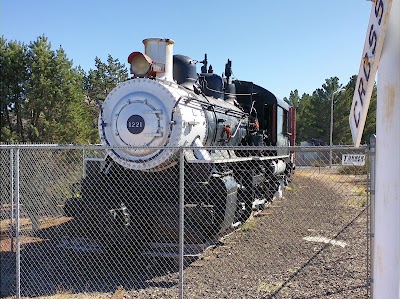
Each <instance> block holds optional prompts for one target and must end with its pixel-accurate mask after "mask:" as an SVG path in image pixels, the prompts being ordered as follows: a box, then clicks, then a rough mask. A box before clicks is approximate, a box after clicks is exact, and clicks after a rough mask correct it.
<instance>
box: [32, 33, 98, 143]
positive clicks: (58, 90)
mask: <svg viewBox="0 0 400 299" xmlns="http://www.w3.org/2000/svg"><path fill="white" fill-rule="evenodd" d="M29 49H30V51H29V55H28V66H29V72H30V80H29V82H28V87H27V95H26V98H27V101H26V105H25V112H26V114H25V115H26V118H27V120H28V122H29V130H28V136H29V140H30V141H31V142H51V143H90V142H93V134H92V132H91V129H90V125H89V124H90V114H89V110H88V107H87V105H85V101H84V100H85V97H84V94H83V76H82V74H81V72H80V71H79V70H78V69H75V68H72V61H70V60H69V59H68V58H67V56H66V54H65V51H64V50H63V49H62V48H61V47H60V48H59V49H58V50H57V51H53V50H51V44H50V43H49V42H48V40H47V38H46V37H45V36H41V37H39V38H38V39H37V40H36V41H35V42H32V43H31V44H30V45H29Z"/></svg>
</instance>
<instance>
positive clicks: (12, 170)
mask: <svg viewBox="0 0 400 299" xmlns="http://www.w3.org/2000/svg"><path fill="white" fill-rule="evenodd" d="M10 251H11V252H14V149H10Z"/></svg>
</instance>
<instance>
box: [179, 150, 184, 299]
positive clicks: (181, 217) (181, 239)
mask: <svg viewBox="0 0 400 299" xmlns="http://www.w3.org/2000/svg"><path fill="white" fill-rule="evenodd" d="M184 180H185V167H184V149H183V148H181V149H180V151H179V299H183V283H184V278H183V266H184V254H185V252H184V250H185V239H184V233H185V226H184V225H185V224H184V219H185V214H184V212H185V184H184Z"/></svg>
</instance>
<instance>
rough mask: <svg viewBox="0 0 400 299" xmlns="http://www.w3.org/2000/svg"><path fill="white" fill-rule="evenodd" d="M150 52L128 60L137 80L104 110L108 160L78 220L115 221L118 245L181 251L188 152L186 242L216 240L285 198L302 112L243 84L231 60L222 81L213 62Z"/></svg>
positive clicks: (168, 45) (92, 169)
mask: <svg viewBox="0 0 400 299" xmlns="http://www.w3.org/2000/svg"><path fill="white" fill-rule="evenodd" d="M143 43H144V46H145V51H144V53H143V52H132V53H131V54H130V55H129V57H128V63H129V64H130V71H131V74H132V78H130V79H129V80H127V81H125V82H122V83H121V84H119V85H118V86H117V87H116V88H115V89H114V90H112V91H111V92H110V93H109V95H108V96H107V97H106V99H105V100H104V101H103V102H102V103H101V105H100V113H99V120H98V129H99V134H100V138H101V142H102V144H103V145H104V146H106V147H107V151H108V154H107V158H106V159H105V160H104V161H103V162H101V163H100V165H97V164H94V163H87V168H88V170H87V172H86V176H85V178H84V180H83V182H82V199H83V200H82V201H81V202H82V204H81V205H82V206H81V208H79V209H73V210H74V211H73V212H71V211H70V212H69V213H71V214H73V213H74V215H73V216H74V217H76V218H85V219H87V218H88V217H91V219H93V221H91V222H92V223H95V222H96V223H104V222H106V220H104V219H107V221H110V219H112V221H113V223H114V224H113V228H112V229H113V233H112V237H111V238H117V236H123V237H122V239H125V240H126V239H127V238H126V236H128V235H132V234H136V237H135V240H137V239H141V240H142V241H145V242H160V241H161V242H176V241H177V238H178V227H179V225H178V220H179V172H178V168H179V165H178V161H179V154H180V149H181V148H182V147H184V148H185V151H184V160H185V162H184V163H185V182H184V186H185V188H184V190H185V203H184V204H185V205H184V206H185V208H184V209H185V242H187V243H196V244H198V243H205V242H210V241H213V240H215V239H217V238H218V237H219V236H221V235H223V234H224V233H226V232H227V231H229V230H230V229H232V228H233V227H236V226H238V225H240V224H241V223H243V222H244V221H246V219H247V218H248V217H249V216H250V214H251V212H252V211H253V210H255V209H259V208H262V207H263V206H264V205H265V204H266V203H268V202H269V201H271V200H272V198H273V196H274V194H275V193H276V192H277V191H281V189H282V186H283V185H284V184H285V183H286V180H287V178H288V176H289V175H290V173H291V172H292V171H293V169H294V163H293V157H292V155H291V153H290V151H289V150H288V146H289V145H293V144H294V141H295V140H294V137H295V125H294V124H295V110H294V109H293V108H292V107H291V106H290V105H289V104H288V103H287V102H285V101H283V100H280V99H278V98H276V97H275V96H274V95H273V94H272V93H271V92H270V91H268V90H267V89H265V88H263V87H261V86H258V85H256V84H254V83H252V82H248V81H242V80H237V79H235V80H234V79H233V78H232V62H231V61H230V60H228V62H227V63H226V66H225V71H224V73H223V75H222V76H219V75H217V74H215V73H214V72H213V69H212V66H211V65H209V63H208V58H207V55H205V57H204V59H202V60H201V61H198V60H194V59H192V58H190V57H188V56H184V55H174V54H173V44H174V41H172V40H171V39H159V38H151V39H145V40H144V41H143ZM198 66H200V72H198V70H197V67H198ZM271 146H276V148H272V149H271ZM279 146H283V147H282V149H280V148H279ZM265 147H268V148H265ZM83 211H84V212H83ZM89 214H90V215H91V216H88V215H89ZM106 223H107V222H106ZM99 225H100V226H101V224H99ZM99 225H98V226H99ZM107 229H108V228H107Z"/></svg>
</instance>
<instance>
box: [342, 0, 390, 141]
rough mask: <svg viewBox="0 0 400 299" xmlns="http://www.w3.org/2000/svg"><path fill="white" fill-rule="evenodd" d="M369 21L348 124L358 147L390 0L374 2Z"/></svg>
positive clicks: (379, 55) (372, 86)
mask: <svg viewBox="0 0 400 299" xmlns="http://www.w3.org/2000/svg"><path fill="white" fill-rule="evenodd" d="M373 2H375V3H374V5H373V6H372V11H371V16H370V19H369V25H368V31H367V37H366V39H365V43H364V50H363V54H362V58H361V64H360V70H359V71H358V76H357V82H356V88H355V90H354V96H353V103H352V105H351V109H350V116H349V124H350V129H351V135H352V136H353V142H354V145H355V146H356V147H358V146H360V142H361V136H362V133H363V131H364V125H365V120H366V118H367V113H368V107H369V102H370V100H371V95H372V90H373V88H374V83H375V76H376V72H377V70H378V64H379V60H380V58H381V53H382V47H383V41H384V39H385V32H386V28H387V23H388V20H389V12H390V7H391V5H392V0H374V1H373Z"/></svg>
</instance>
